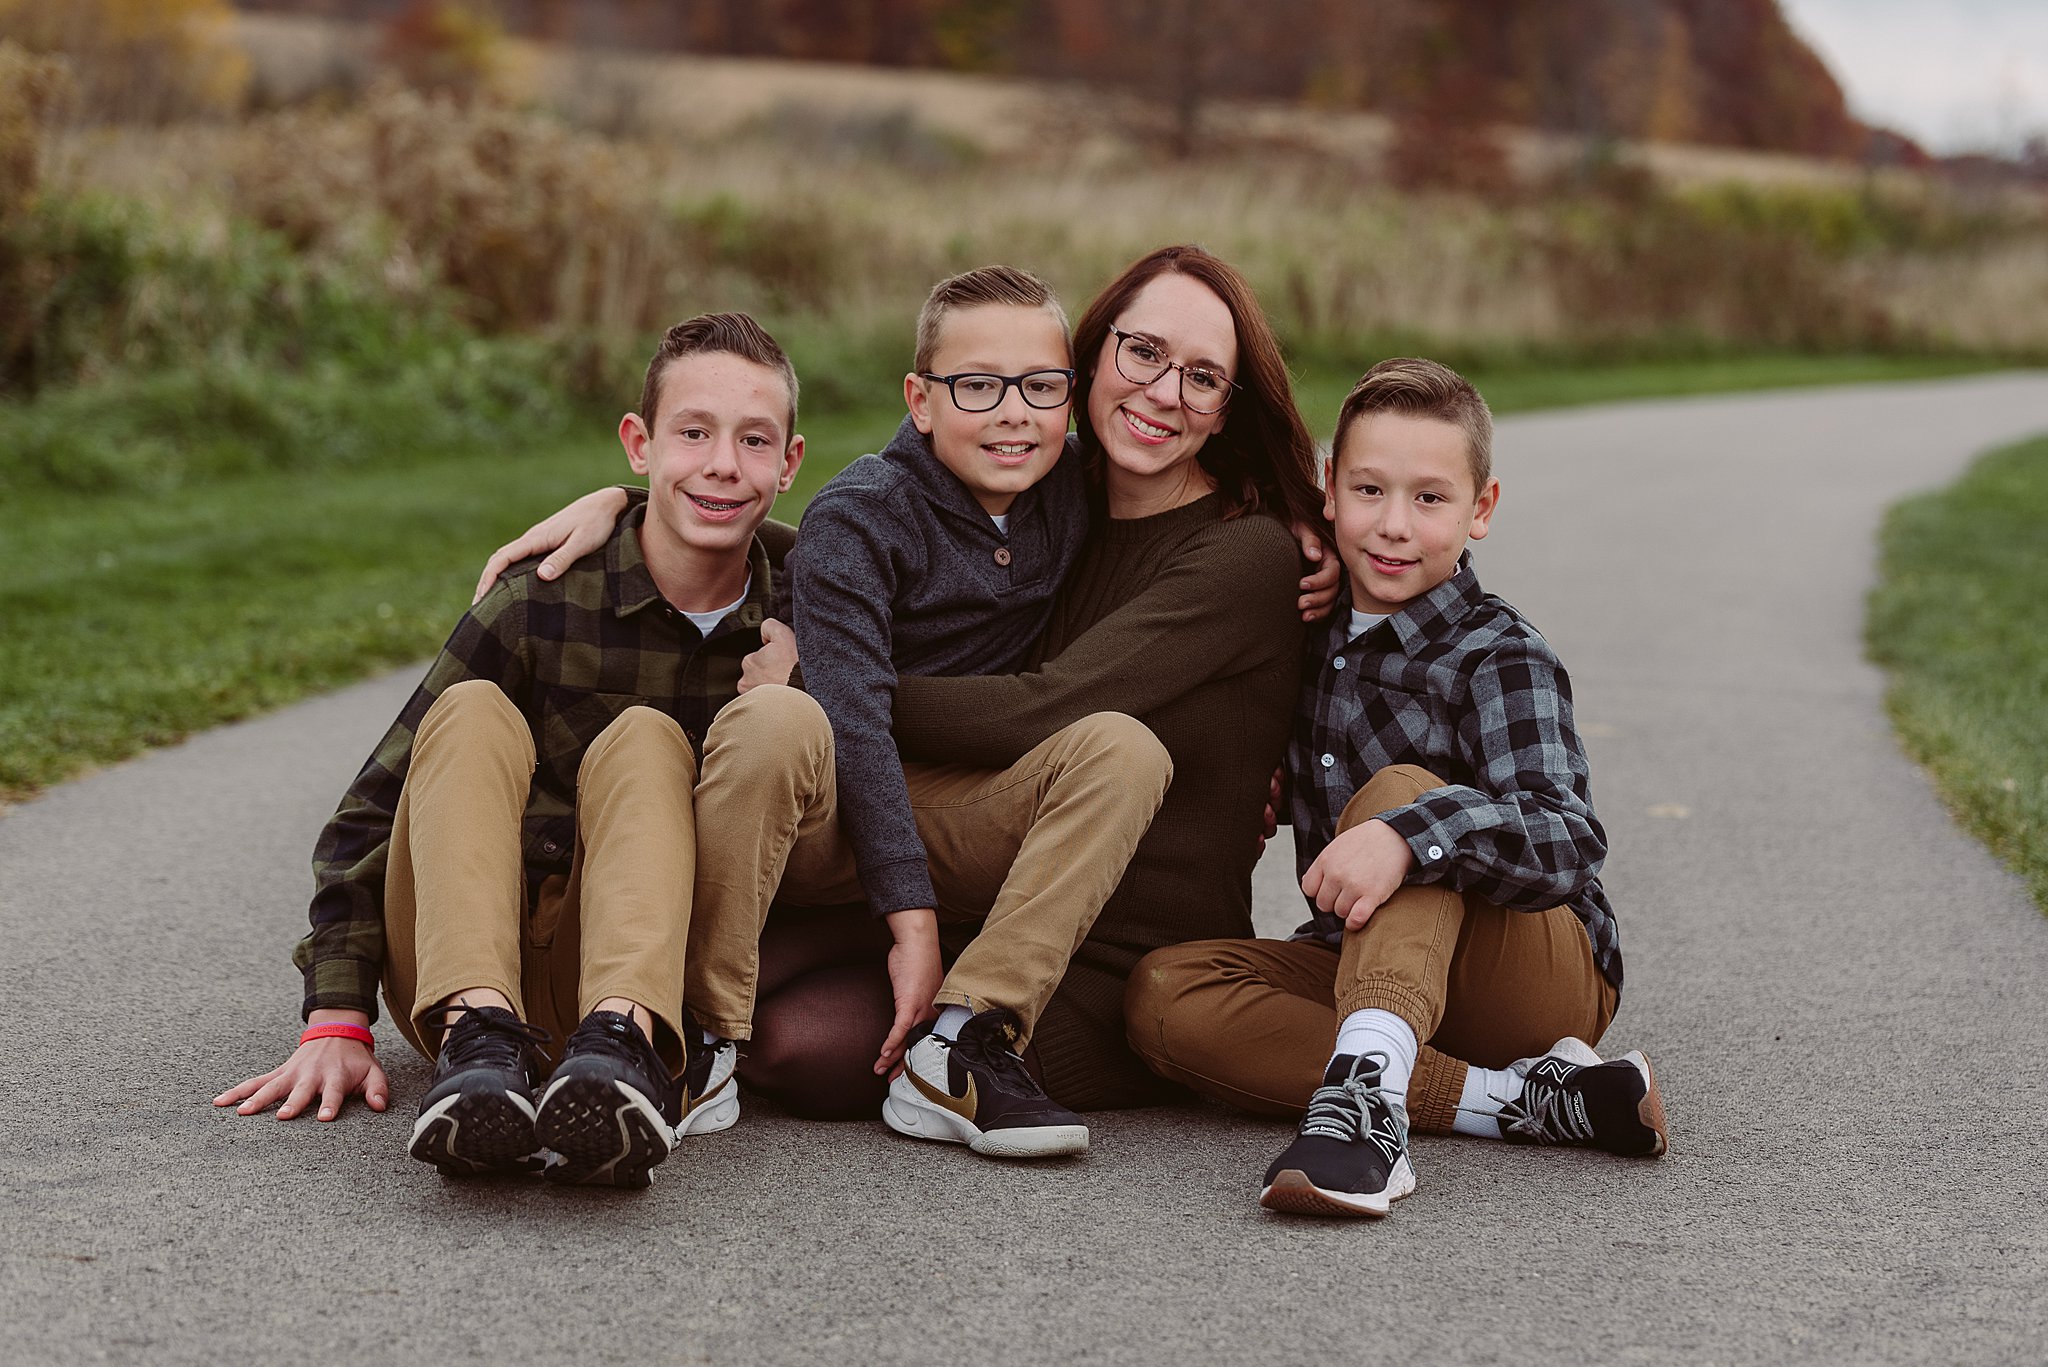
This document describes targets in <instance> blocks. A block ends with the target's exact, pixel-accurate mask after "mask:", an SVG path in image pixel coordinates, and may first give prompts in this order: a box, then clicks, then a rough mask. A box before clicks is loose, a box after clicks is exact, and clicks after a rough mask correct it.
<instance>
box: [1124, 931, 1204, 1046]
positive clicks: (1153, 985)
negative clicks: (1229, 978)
mask: <svg viewBox="0 0 2048 1367" xmlns="http://www.w3.org/2000/svg"><path fill="white" fill-rule="evenodd" d="M1229 944H1230V941H1228V940H1196V941H1192V942H1190V943H1188V944H1179V945H1167V946H1166V947H1165V948H1163V949H1155V950H1153V951H1152V952H1151V953H1150V954H1147V955H1146V956H1145V957H1144V958H1142V959H1140V960H1138V963H1137V966H1136V967H1135V968H1133V969H1132V970H1131V976H1130V978H1129V980H1128V981H1126V982H1125V984H1124V1029H1125V1033H1126V1035H1127V1037H1128V1038H1129V1040H1130V1045H1131V1049H1132V1051H1133V1052H1135V1053H1136V1054H1137V1055H1138V1057H1140V1058H1142V1059H1144V1060H1145V1061H1146V1063H1148V1064H1150V1065H1152V1066H1153V1067H1154V1068H1155V1069H1156V1068H1158V1067H1159V1065H1161V1064H1165V1063H1168V1062H1183V1061H1184V1060H1180V1059H1178V1058H1177V1057H1176V1054H1177V1050H1176V1048H1175V1043H1176V1040H1179V1039H1180V1037H1181V1036H1182V1035H1184V1034H1185V1033H1186V1032H1184V1031H1182V1030H1181V1029H1179V1028H1178V1026H1179V1023H1180V1017H1181V1015H1182V1013H1184V1012H1187V1011H1189V1010H1198V1009H1200V1008H1199V1007H1197V1006H1195V1005H1194V1004H1192V1003H1190V1002H1189V1000H1188V997H1189V993H1190V991H1191V990H1194V989H1197V988H1199V987H1201V986H1202V985H1204V984H1207V983H1213V982H1216V981H1219V980H1220V977H1221V974H1222V969H1223V964H1222V963H1221V962H1220V960H1219V954H1221V953H1223V952H1224V951H1225V950H1227V948H1228V946H1229Z"/></svg>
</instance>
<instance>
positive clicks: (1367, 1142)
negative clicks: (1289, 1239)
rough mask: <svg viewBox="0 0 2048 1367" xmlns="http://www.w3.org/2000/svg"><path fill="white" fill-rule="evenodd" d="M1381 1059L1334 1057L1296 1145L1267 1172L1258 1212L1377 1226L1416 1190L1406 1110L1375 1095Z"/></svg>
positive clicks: (1376, 1056) (1381, 1094)
mask: <svg viewBox="0 0 2048 1367" xmlns="http://www.w3.org/2000/svg"><path fill="white" fill-rule="evenodd" d="M1386 1063H1387V1059H1386V1055H1384V1054H1377V1053H1368V1054H1358V1055H1355V1056H1354V1055H1351V1054H1339V1055H1338V1056H1337V1057H1336V1058H1333V1059H1331V1060H1330V1066H1329V1068H1328V1069H1327V1070H1326V1071H1325V1072H1324V1073H1323V1085H1322V1086H1320V1087H1318V1088H1316V1090H1315V1094H1314V1095H1313V1096H1311V1097H1310V1098H1309V1102H1308V1114H1307V1115H1304V1116H1303V1117H1302V1118H1301V1128H1300V1129H1299V1130H1297V1131H1295V1135H1294V1142H1293V1143H1292V1144H1289V1145H1288V1146H1287V1152H1285V1153H1283V1154H1281V1155H1280V1156H1279V1157H1278V1158H1276V1159H1274V1160H1273V1165H1272V1166H1271V1167H1269V1168H1267V1169H1266V1185H1265V1186H1264V1187H1263V1188H1261V1189H1260V1191H1259V1204H1260V1205H1262V1206H1264V1207H1265V1208H1266V1209H1267V1210H1284V1211H1289V1212H1291V1213H1293V1214H1295V1215H1343V1216H1352V1217H1357V1216H1364V1217H1366V1218H1368V1219H1378V1218H1380V1217H1381V1216H1383V1215H1385V1214H1386V1213H1387V1210H1388V1208H1389V1207H1390V1206H1392V1205H1393V1203H1394V1202H1396V1201H1398V1200H1400V1199H1401V1198H1402V1197H1404V1196H1406V1195H1408V1194H1409V1193H1410V1192H1412V1191H1414V1190H1415V1167H1414V1165H1413V1164H1411V1163H1410V1162H1409V1161H1408V1108H1407V1106H1406V1105H1404V1104H1403V1103H1402V1102H1401V1101H1400V1100H1398V1099H1396V1098H1394V1097H1390V1096H1388V1095H1387V1094H1386V1093H1385V1092H1383V1091H1381V1090H1380V1073H1381V1070H1382V1069H1384V1068H1385V1067H1386Z"/></svg>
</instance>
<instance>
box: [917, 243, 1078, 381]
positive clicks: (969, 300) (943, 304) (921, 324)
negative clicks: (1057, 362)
mask: <svg viewBox="0 0 2048 1367" xmlns="http://www.w3.org/2000/svg"><path fill="white" fill-rule="evenodd" d="M985 304H1010V305H1013V306H1015V307H1017V308H1027V309H1033V308H1036V309H1044V310H1045V311H1046V312H1047V313H1049V314H1051V315H1052V316H1053V319H1054V321H1056V322H1057V323H1058V324H1059V325H1060V333H1061V335H1062V336H1065V337H1067V338H1068V350H1069V353H1070V354H1071V352H1072V346H1073V343H1072V336H1071V330H1070V329H1069V328H1068V327H1067V311H1066V310H1065V309H1063V308H1061V307H1060V301H1059V299H1058V297H1057V296H1056V295H1054V294H1053V292H1052V286H1050V285H1048V284H1046V283H1045V282H1044V281H1043V280H1040V279H1039V278H1038V277H1037V276H1035V275H1033V274H1032V273H1031V272H1030V271H1020V270H1018V269H1017V268H1016V267H1015V266H981V267H977V268H976V269H974V270H971V271H963V272H961V273H960V274H959V275H954V276H949V277H947V278H946V279H944V280H941V281H940V282H939V283H938V284H936V285H933V286H932V292H931V293H930V294H928V295H926V296H925V299H924V307H923V308H921V309H919V310H918V311H917V356H916V359H915V360H913V361H912V362H911V369H913V370H915V371H917V372H918V373H919V374H923V373H924V372H925V371H928V370H930V369H931V368H932V358H933V357H934V356H936V355H937V354H938V350H939V331H940V329H941V328H942V327H943V326H944V324H945V321H946V315H947V314H949V313H951V312H953V311H954V310H955V309H972V308H980V307H982V306H983V305H985Z"/></svg>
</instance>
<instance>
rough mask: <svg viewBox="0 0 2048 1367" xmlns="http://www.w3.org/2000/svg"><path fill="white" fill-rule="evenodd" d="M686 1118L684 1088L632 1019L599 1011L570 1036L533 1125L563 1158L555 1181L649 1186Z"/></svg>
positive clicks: (553, 1172)
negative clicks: (653, 1170)
mask: <svg viewBox="0 0 2048 1367" xmlns="http://www.w3.org/2000/svg"><path fill="white" fill-rule="evenodd" d="M681 1120H682V1100H681V1088H680V1087H679V1086H678V1084H677V1083H676V1081H675V1080H674V1079H673V1078H671V1077H670V1076H669V1071H668V1065H667V1064H665V1063H663V1062H662V1061H661V1055H659V1054H657V1053H655V1052H654V1045H653V1044H652V1043H651V1042H650V1041H649V1040H648V1038H647V1036H646V1035H644V1034H642V1033H641V1032H640V1027H639V1026H637V1025H635V1024H633V1018H632V1017H631V1016H626V1015H621V1014H620V1013H619V1012H617V1011H593V1012H591V1013H590V1014H589V1015H588V1016H585V1017H584V1018H583V1024H581V1025H579V1026H577V1027H576V1032H575V1033H574V1034H572V1035H570V1036H569V1044H568V1047H567V1048H566V1049H564V1050H563V1051H562V1066H561V1067H559V1068H557V1069H555V1072H554V1076H552V1077H550V1078H549V1079H548V1085H547V1088H546V1089H545V1090H544V1091H543V1092H542V1093H541V1097H540V1117H539V1119H538V1120H537V1121H536V1122H535V1124H534V1130H535V1132H536V1133H537V1134H538V1135H539V1136H540V1142H541V1143H542V1144H543V1145H544V1146H545V1147H547V1148H549V1149H551V1150H553V1151H554V1153H555V1154H556V1156H557V1160H558V1161H556V1162H554V1163H552V1164H550V1165H549V1167H548V1179H549V1180H550V1181H555V1182H570V1183H579V1184H585V1185H591V1186H614V1187H644V1186H646V1185H647V1174H648V1172H649V1170H651V1169H652V1168H653V1167H654V1166H655V1165H656V1164H657V1163H660V1162H661V1161H662V1160H664V1159H666V1158H667V1157H668V1156H669V1154H670V1153H671V1152H672V1151H673V1150H674V1149H675V1146H676V1125H677V1124H678V1123H679V1122H680V1121H681Z"/></svg>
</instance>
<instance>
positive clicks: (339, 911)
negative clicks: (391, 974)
mask: <svg viewBox="0 0 2048 1367" xmlns="http://www.w3.org/2000/svg"><path fill="white" fill-rule="evenodd" d="M530 583H531V576H530V574H524V575H518V576H515V577H513V578H512V579H510V580H508V581H505V582H501V583H500V584H498V585H497V586H496V587H495V588H493V589H492V590H491V591H490V592H489V593H488V594H486V595H485V596H484V599H483V601H482V602H480V603H478V604H477V605H476V606H474V607H472V608H471V609H470V610H469V611H468V612H465V613H464V614H463V615H462V620H461V621H459V622H458V623H456V625H455V630H454V631H453V632H452V633H451V634H450V635H449V637H448V640H447V643H446V644H444V645H443V646H442V647H441V651H440V653H439V654H438V655H436V656H435V657H434V662H433V663H432V664H431V665H430V666H428V668H427V672H426V675H425V677H423V678H422V679H421V680H420V682H419V684H418V686H417V687H415V688H414V689H413V691H412V696H411V697H409V698H408V699H407V700H406V703H405V706H404V707H403V708H401V709H400V710H399V714H398V718H397V720H395V721H394V722H392V724H391V727H390V729H389V730H387V731H386V732H385V733H384V737H383V739H382V740H380V741H379V742H378V743H377V748H376V749H375V750H374V751H372V752H371V755H370V758H369V759H368V760H367V761H365V763H364V764H363V767H362V769H361V771H360V772H358V773H357V775H356V778H355V781H354V782H353V783H351V784H350V785H349V788H348V791H347V793H345V794H344V795H343V797H342V799H341V803H340V805H339V806H337V807H336V808H335V811H334V815H333V816H331V817H330V818H328V821H327V825H326V826H325V827H324V828H323V829H322V830H321V832H320V837H319V839H318V840H317V841H316V842H315V844H314V847H313V899H312V902H311V905H310V906H309V907H308V909H307V917H308V920H309V921H310V927H309V929H308V931H307V933H306V936H305V938H303V939H301V940H300V941H299V943H298V946H297V948H296V949H295V950H294V951H293V955H292V960H293V962H294V963H295V964H297V965H298V967H299V969H300V971H301V972H302V973H303V974H304V976H305V1002H304V1006H303V1014H304V1015H306V1016H307V1017H308V1018H309V1019H310V1017H311V1015H312V1013H313V1012H315V1011H319V1010H330V1009H340V1010H348V1011H360V1012H363V1013H365V1014H366V1015H367V1016H368V1017H369V1018H370V1019H371V1020H375V1019H376V1015H377V987H378V983H379V981H380V980H381V978H382V976H383V968H384V876H385V872H386V867H387V864H388V859H389V854H390V849H391V822H392V818H393V817H394V816H395V815H396V813H397V810H398V797H399V793H400V792H401V791H402V790H403V788H404V786H405V776H406V772H407V770H408V768H409V767H410V764H411V761H412V747H413V741H414V737H415V736H416V734H417V732H418V729H419V725H420V722H421V721H422V720H423V719H424V718H425V717H426V714H427V709H428V708H430V707H432V706H433V704H434V702H435V700H436V699H438V698H439V697H440V696H441V694H442V693H444V692H446V691H447V690H448V689H449V688H451V687H453V686H454V685H455V684H458V683H461V682H463V681H465V680H469V679H483V680H488V681H490V682H491V683H494V684H496V685H497V686H498V687H499V688H500V689H502V690H503V691H504V692H505V694H506V696H508V697H510V698H512V699H513V700H514V701H515V702H516V701H518V699H519V697H520V695H521V694H522V693H523V692H524V691H525V680H526V679H527V677H528V658H527V648H526V646H527V643H526V639H525V637H526V625H525V624H526V604H527V588H528V586H529V584H530Z"/></svg>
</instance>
